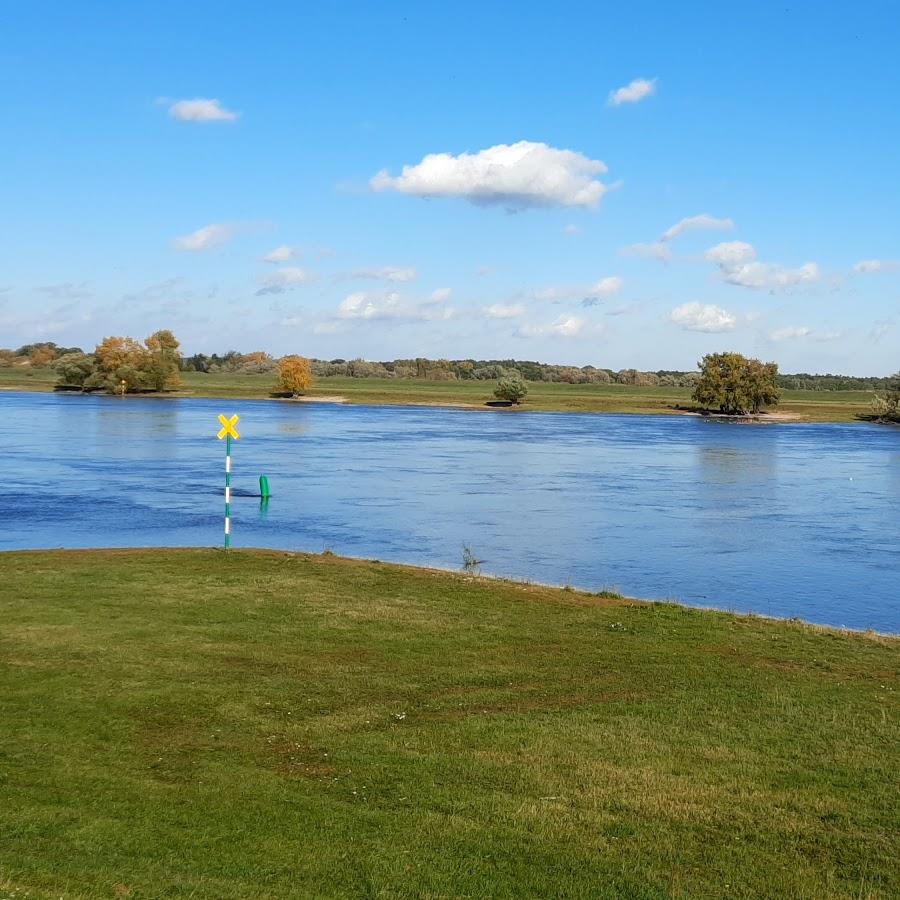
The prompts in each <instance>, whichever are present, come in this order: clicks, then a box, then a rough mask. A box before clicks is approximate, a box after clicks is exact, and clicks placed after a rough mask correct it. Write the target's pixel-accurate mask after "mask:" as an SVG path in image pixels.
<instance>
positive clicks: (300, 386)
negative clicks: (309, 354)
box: [275, 356, 313, 396]
mask: <svg viewBox="0 0 900 900" xmlns="http://www.w3.org/2000/svg"><path fill="white" fill-rule="evenodd" d="M312 383H313V374H312V367H311V366H310V364H309V360H308V359H307V358H306V357H305V356H283V357H282V358H281V359H280V360H278V380H277V381H276V382H275V390H276V392H278V393H282V394H291V395H292V396H293V395H294V394H302V393H304V392H305V391H307V390H309V388H310V387H312Z"/></svg>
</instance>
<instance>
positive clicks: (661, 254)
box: [619, 241, 672, 263]
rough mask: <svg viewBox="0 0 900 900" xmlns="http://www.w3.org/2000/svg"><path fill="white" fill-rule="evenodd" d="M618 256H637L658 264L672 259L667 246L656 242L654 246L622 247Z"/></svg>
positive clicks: (633, 245)
mask: <svg viewBox="0 0 900 900" xmlns="http://www.w3.org/2000/svg"><path fill="white" fill-rule="evenodd" d="M619 254H620V255H621V256H637V257H640V258H641V259H657V260H659V261H660V262H663V263H667V262H669V261H670V260H671V259H672V251H671V250H670V249H669V246H668V244H664V243H662V241H658V242H657V243H655V244H631V245H630V246H628V247H623V248H622V249H621V250H620V251H619Z"/></svg>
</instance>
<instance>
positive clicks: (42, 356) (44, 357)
mask: <svg viewBox="0 0 900 900" xmlns="http://www.w3.org/2000/svg"><path fill="white" fill-rule="evenodd" d="M54 359H56V351H55V350H54V349H53V348H52V347H35V348H34V350H32V351H31V354H30V355H29V357H28V361H29V362H30V363H31V365H32V366H33V367H34V368H35V369H42V368H43V367H44V366H49V365H50V363H52V362H53V360H54Z"/></svg>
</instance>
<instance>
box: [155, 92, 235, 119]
mask: <svg viewBox="0 0 900 900" xmlns="http://www.w3.org/2000/svg"><path fill="white" fill-rule="evenodd" d="M169 115H170V116H171V117H172V118H173V119H178V121H179V122H234V121H235V120H236V119H237V118H238V115H239V113H236V112H232V111H231V110H230V109H225V107H224V106H222V104H221V103H220V102H219V101H218V100H207V99H205V98H203V97H197V98H195V99H194V100H178V101H176V102H175V103H173V104H172V105H171V106H170V107H169Z"/></svg>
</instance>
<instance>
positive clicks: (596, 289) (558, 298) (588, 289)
mask: <svg viewBox="0 0 900 900" xmlns="http://www.w3.org/2000/svg"><path fill="white" fill-rule="evenodd" d="M624 283H625V281H624V279H622V278H619V276H618V275H610V276H607V277H606V278H601V279H600V280H599V281H597V282H595V283H594V284H557V285H550V286H549V287H543V288H535V289H534V290H531V291H527V292H523V293H521V294H518V295H517V296H519V297H521V296H524V297H525V298H526V299H531V300H537V301H541V302H545V303H561V302H563V301H565V300H577V299H578V298H580V297H581V298H587V299H588V300H593V301H594V302H599V301H600V300H605V299H607V298H609V297H612V296H614V295H615V294H617V293H618V292H619V291H620V290H621V289H622V285H623V284H624ZM585 305H586V306H591V305H593V304H592V303H585Z"/></svg>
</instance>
